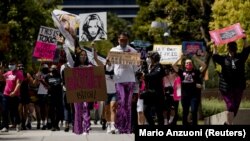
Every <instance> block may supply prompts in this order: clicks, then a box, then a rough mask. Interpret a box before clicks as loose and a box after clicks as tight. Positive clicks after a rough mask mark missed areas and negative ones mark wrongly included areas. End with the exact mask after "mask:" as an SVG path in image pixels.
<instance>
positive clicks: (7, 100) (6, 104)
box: [2, 95, 20, 129]
mask: <svg viewBox="0 0 250 141" xmlns="http://www.w3.org/2000/svg"><path fill="white" fill-rule="evenodd" d="M2 102H3V114H2V115H3V126H2V127H5V128H7V129H8V128H9V119H10V118H9V115H10V116H11V119H13V122H14V123H13V124H16V125H18V124H20V116H19V112H18V105H19V97H17V96H15V97H9V96H5V95H4V96H3V101H2Z"/></svg>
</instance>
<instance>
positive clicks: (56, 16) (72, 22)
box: [51, 9, 79, 52]
mask: <svg viewBox="0 0 250 141" xmlns="http://www.w3.org/2000/svg"><path fill="white" fill-rule="evenodd" d="M51 15H52V19H53V21H54V24H55V26H56V27H57V28H58V29H59V30H60V32H61V33H62V35H63V36H64V37H65V39H66V41H67V42H68V47H69V49H70V50H71V51H72V52H75V40H74V38H73V36H76V31H75V30H76V28H77V27H78V26H79V16H78V15H75V14H72V13H69V12H66V11H62V10H58V9H55V10H53V12H52V13H51ZM67 23H68V24H69V30H70V32H69V31H67V30H65V28H64V25H66V24H67ZM66 41H65V42H66Z"/></svg>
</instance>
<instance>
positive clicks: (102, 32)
mask: <svg viewBox="0 0 250 141" xmlns="http://www.w3.org/2000/svg"><path fill="white" fill-rule="evenodd" d="M79 17H80V27H79V41H83V42H91V41H100V40H107V12H97V13H84V14H80V15H79Z"/></svg>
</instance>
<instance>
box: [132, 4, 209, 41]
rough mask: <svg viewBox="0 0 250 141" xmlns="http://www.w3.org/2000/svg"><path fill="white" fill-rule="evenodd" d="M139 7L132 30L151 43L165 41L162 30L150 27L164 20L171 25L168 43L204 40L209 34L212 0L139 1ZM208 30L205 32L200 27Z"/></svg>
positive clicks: (169, 26) (136, 35)
mask: <svg viewBox="0 0 250 141" xmlns="http://www.w3.org/2000/svg"><path fill="white" fill-rule="evenodd" d="M137 2H138V4H140V10H139V12H138V13H137V17H136V19H135V24H134V25H133V27H132V29H133V30H132V31H133V33H134V35H135V37H136V38H138V39H142V40H148V41H150V42H152V43H157V44H158V43H164V38H163V33H164V32H165V31H164V30H163V29H162V30H159V29H158V30H154V29H151V27H150V25H151V22H152V21H155V20H156V21H161V22H164V23H167V24H168V27H167V28H168V29H169V30H170V32H171V33H170V37H168V39H167V40H168V43H170V44H181V42H182V41H189V40H203V38H204V37H203V36H208V28H207V27H208V26H207V25H208V23H209V19H210V13H211V10H210V8H211V3H213V0H209V1H200V0H192V1H180V0H151V1H149V0H148V1H145V2H144V1H140V0H138V1H137ZM201 27H202V28H203V29H204V30H205V35H202V33H201V31H200V28H201Z"/></svg>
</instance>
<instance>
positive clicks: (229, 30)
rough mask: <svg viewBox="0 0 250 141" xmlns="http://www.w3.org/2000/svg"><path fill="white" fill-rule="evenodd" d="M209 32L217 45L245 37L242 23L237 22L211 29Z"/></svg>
mask: <svg viewBox="0 0 250 141" xmlns="http://www.w3.org/2000/svg"><path fill="white" fill-rule="evenodd" d="M209 34H210V36H211V39H212V40H213V41H214V43H215V45H223V44H227V43H229V42H232V41H236V40H238V39H240V38H242V37H245V34H244V33H243V29H242V28H241V26H240V23H236V24H233V25H231V26H228V27H225V28H222V29H217V30H213V31H209Z"/></svg>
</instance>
